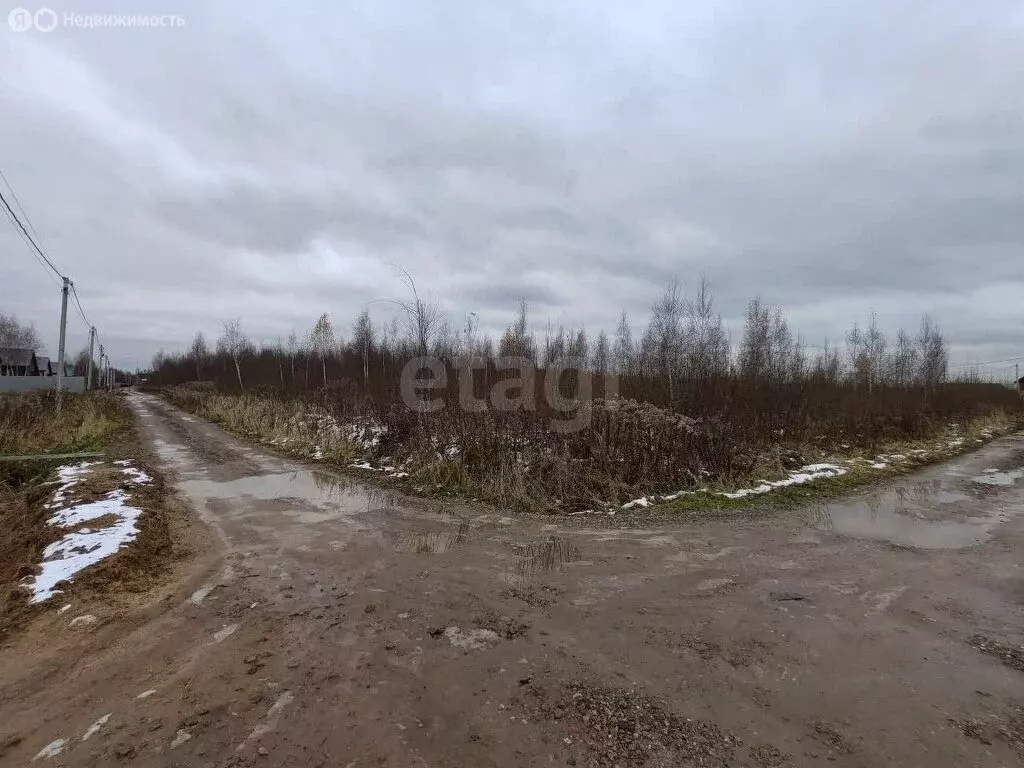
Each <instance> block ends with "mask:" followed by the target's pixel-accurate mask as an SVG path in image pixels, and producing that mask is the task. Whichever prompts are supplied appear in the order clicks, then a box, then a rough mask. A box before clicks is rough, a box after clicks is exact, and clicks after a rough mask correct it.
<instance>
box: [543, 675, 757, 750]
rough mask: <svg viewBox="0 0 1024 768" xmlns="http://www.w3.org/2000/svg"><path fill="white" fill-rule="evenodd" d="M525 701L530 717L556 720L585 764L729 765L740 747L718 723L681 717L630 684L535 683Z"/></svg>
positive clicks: (666, 705)
mask: <svg viewBox="0 0 1024 768" xmlns="http://www.w3.org/2000/svg"><path fill="white" fill-rule="evenodd" d="M523 705H524V707H525V708H526V710H527V711H528V712H529V714H530V716H531V718H532V719H534V720H543V721H547V722H554V723H557V726H558V728H559V730H561V731H563V732H564V733H565V737H564V738H563V743H565V744H566V751H567V752H568V753H569V754H570V755H572V756H573V757H572V759H575V755H579V756H580V757H582V758H583V763H582V764H583V765H593V766H608V768H611V767H612V766H619V767H620V768H650V767H651V766H663V767H664V768H669V766H673V767H674V766H680V767H682V766H691V767H695V766H700V767H701V768H719V767H720V768H726V766H730V765H733V763H734V759H735V755H736V750H737V748H738V747H739V746H740V741H739V740H738V739H737V738H736V737H735V736H734V735H732V734H731V733H729V732H728V731H724V730H722V728H720V727H719V726H718V725H717V724H715V723H713V722H710V721H707V720H699V719H694V718H687V717H681V716H680V715H678V714H676V713H675V712H673V711H672V710H671V709H670V708H669V706H668V704H667V703H666V702H663V701H660V700H658V699H655V698H654V697H651V696H648V695H646V694H644V693H642V692H640V691H638V690H635V689H632V688H609V687H604V686H594V685H590V684H588V683H585V682H572V683H569V684H568V685H566V686H564V687H560V688H557V689H554V690H548V689H546V688H544V687H542V686H540V685H537V684H532V683H531V684H529V685H527V686H526V696H525V698H524V701H523Z"/></svg>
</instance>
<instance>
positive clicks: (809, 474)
mask: <svg viewBox="0 0 1024 768" xmlns="http://www.w3.org/2000/svg"><path fill="white" fill-rule="evenodd" d="M847 472H849V470H848V469H847V468H846V467H841V466H839V465H838V464H808V465H807V466H805V467H800V469H797V470H795V471H793V472H790V473H789V477H787V478H785V479H784V480H776V481H774V482H768V481H767V480H766V481H764V482H762V483H761V484H760V485H757V486H755V487H754V488H741V489H739V490H738V491H732V492H724V493H719V494H718V495H719V496H725V497H726V498H727V499H742V498H744V497H746V496H754V495H757V494H761V493H768V492H769V491H774V490H775V489H776V488H785V487H786V486H790V485H803V484H804V483H809V482H811V481H813V480H822V479H824V478H827V477H839V476H840V475H845V474H846V473H847Z"/></svg>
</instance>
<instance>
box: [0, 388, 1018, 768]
mask: <svg viewBox="0 0 1024 768" xmlns="http://www.w3.org/2000/svg"><path fill="white" fill-rule="evenodd" d="M132 398H133V404H134V406H135V407H136V408H137V410H138V412H139V414H140V420H141V422H142V425H143V430H144V433H145V435H146V437H147V438H148V439H149V440H150V441H151V442H152V444H153V445H154V446H155V450H156V452H157V454H158V456H159V459H160V461H161V462H162V463H163V464H164V465H165V466H166V468H167V470H168V471H170V472H171V473H173V474H174V475H176V477H177V480H178V488H179V489H180V491H181V493H182V494H183V496H184V497H185V498H186V499H187V500H188V501H189V502H190V503H191V504H192V505H193V506H194V508H195V509H196V511H197V513H198V514H199V515H200V516H201V517H202V520H203V521H205V524H206V526H207V527H208V531H209V536H210V537H211V542H213V543H214V545H215V546H214V547H213V548H212V549H213V551H215V552H216V553H217V557H216V558H215V559H212V560H210V561H209V566H210V567H206V568H205V570H202V571H200V572H197V573H195V574H194V579H193V583H191V584H189V585H188V586H187V588H182V589H179V591H178V592H176V593H174V594H173V595H172V596H170V597H169V599H167V600H165V601H163V604H162V605H160V606H158V607H156V608H153V609H151V610H150V611H149V612H148V613H146V614H145V615H143V616H142V617H141V618H138V617H136V618H135V619H134V620H131V621H127V620H126V621H121V622H118V621H111V622H109V623H107V624H103V623H102V622H100V624H99V625H98V626H97V625H93V626H84V625H83V624H82V623H79V625H78V626H75V627H71V626H70V623H71V617H72V615H73V613H74V612H69V613H68V614H66V615H65V616H63V617H57V616H55V617H53V618H52V620H51V621H50V622H49V623H47V624H45V627H46V634H45V635H43V634H41V633H40V632H39V631H38V630H36V631H29V632H27V633H26V635H25V637H24V639H23V640H22V641H21V642H20V643H18V644H16V645H15V646H13V647H9V648H7V649H5V651H4V652H3V654H2V655H0V673H2V678H0V679H2V681H3V683H2V689H0V741H3V740H4V739H6V741H7V743H6V744H5V745H4V746H3V747H2V750H3V751H2V756H0V762H2V763H3V764H5V765H27V764H29V763H31V762H32V761H33V758H37V760H36V764H40V765H45V764H63V765H69V766H94V765H95V766H100V765H117V764H131V765H138V766H174V765H181V766H206V765H209V766H229V765H268V766H340V767H342V768H345V767H346V766H353V767H355V766H360V767H361V766H389V765H390V766H474V767H477V766H523V765H529V766H535V765H579V766H585V765H609V766H611V765H619V766H639V765H651V766H685V765H700V766H705V765H706V766H732V765H737V766H739V765H743V766H782V765H793V766H810V765H823V764H828V765H836V766H882V765H892V766H929V767H930V766H935V765H957V766H1004V765H1005V766H1009V765H1018V764H1020V762H1021V761H1022V760H1024V751H1022V750H1024V710H1021V709H1020V708H1019V707H1020V705H1022V704H1024V671H1022V670H1024V653H1022V651H1021V642H1022V639H1024V637H1022V635H1024V579H1022V572H1021V565H1020V563H1021V559H1022V558H1021V553H1022V552H1024V515H1020V514H1018V513H1020V512H1022V511H1024V480H1022V478H1021V476H1020V475H1021V473H1018V472H1013V471H1008V472H993V471H990V472H985V471H984V470H1016V469H1018V468H1020V467H1024V437H1021V436H1014V437H1010V438H1004V439H1002V440H997V441H995V442H993V443H991V444H989V445H987V446H985V447H984V448H982V449H981V450H980V451H978V452H977V453H975V454H972V455H969V456H965V457H962V458H960V459H957V460H955V461H953V462H950V463H949V464H947V465H945V466H941V467H935V468H934V469H931V470H929V471H927V472H924V473H922V474H920V475H918V476H916V477H913V478H907V479H904V480H901V481H898V482H896V483H895V484H894V485H893V486H892V487H891V488H887V489H880V490H876V491H872V492H870V493H867V494H865V495H863V496H861V497H858V498H855V499H852V500H849V501H845V502H843V503H841V504H833V505H831V508H830V509H814V510H804V511H799V512H794V513H792V514H791V515H788V516H782V517H776V518H774V519H772V520H764V521H751V520H739V521H737V520H731V521H715V522H700V521H694V522H690V523H687V522H685V521H683V522H678V523H671V524H669V523H666V524H664V525H659V526H658V527H656V528H654V527H652V528H648V529H644V530H625V529H617V528H614V527H608V526H607V525H602V523H607V522H608V519H607V518H601V520H600V522H599V521H598V520H597V519H596V518H576V519H573V520H569V521H558V522H548V521H546V520H535V519H533V520H530V519H523V518H513V517H505V516H502V515H501V514H500V513H496V512H493V511H490V510H484V509H481V508H475V507H472V506H469V505H458V504H441V503H439V502H427V501H420V500H412V499H407V498H404V497H401V496H398V495H394V494H390V493H386V492H380V491H374V490H372V489H370V488H367V487H365V486H363V485H360V484H358V483H354V482H352V481H351V480H348V479H345V478H343V477H340V476H337V475H335V474H332V473H329V472H326V471H321V470H318V469H315V468H311V467H309V466H306V465H302V464H298V463H296V462H293V461H290V460H285V459H281V458H278V457H276V456H273V455H270V454H267V453H265V452H263V451H261V450H260V449H258V448H254V447H251V446H248V445H246V444H244V443H242V442H241V441H239V440H238V439H236V438H234V437H231V436H229V435H227V434H225V433H224V432H222V431H221V430H220V429H218V428H216V427H214V426H211V425H209V424H206V423H203V422H200V421H198V420H197V419H195V418H194V417H191V416H187V415H184V414H182V413H181V412H179V411H176V410H175V409H173V408H171V407H170V406H168V405H167V404H165V403H163V402H161V401H159V400H157V399H156V398H153V397H150V396H145V395H132ZM837 530H838V531H841V532H843V533H844V534H846V535H843V536H840V535H838V534H837V533H836V532H835V531H837ZM852 536H856V537H858V538H853V537H852ZM203 562H206V561H200V564H202V563H203ZM55 648H59V649H60V652H59V653H58V652H56V651H55V650H54V649H55ZM59 740H63V743H60V742H59ZM47 750H48V751H47ZM51 753H52V754H53V755H54V756H52V757H48V756H47V755H48V754H51Z"/></svg>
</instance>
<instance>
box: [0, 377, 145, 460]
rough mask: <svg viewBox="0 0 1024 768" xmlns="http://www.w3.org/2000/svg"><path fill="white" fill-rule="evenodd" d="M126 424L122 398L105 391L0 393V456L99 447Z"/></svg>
mask: <svg viewBox="0 0 1024 768" xmlns="http://www.w3.org/2000/svg"><path fill="white" fill-rule="evenodd" d="M131 422H132V416H131V412H130V411H129V410H128V407H127V405H126V404H125V402H124V400H123V398H121V397H120V396H119V395H117V394H112V393H109V392H90V393H88V394H84V395H72V394H68V393H64V394H63V395H58V393H56V392H29V393H24V394H18V395H0V455H12V454H13V455H18V454H33V453H66V452H72V451H86V450H91V449H92V450H95V449H99V448H102V447H104V446H106V445H109V444H110V443H111V442H112V441H113V440H114V439H115V437H116V436H117V434H118V433H119V432H123V431H124V430H126V429H130V425H131Z"/></svg>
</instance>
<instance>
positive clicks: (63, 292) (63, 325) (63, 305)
mask: <svg viewBox="0 0 1024 768" xmlns="http://www.w3.org/2000/svg"><path fill="white" fill-rule="evenodd" d="M70 287H71V281H70V280H68V279H67V278H66V277H65V278H64V285H63V287H62V288H61V289H60V296H61V298H60V341H58V342H57V391H58V392H59V391H60V390H62V389H63V388H64V342H65V340H66V338H67V332H68V289H69V288H70Z"/></svg>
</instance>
